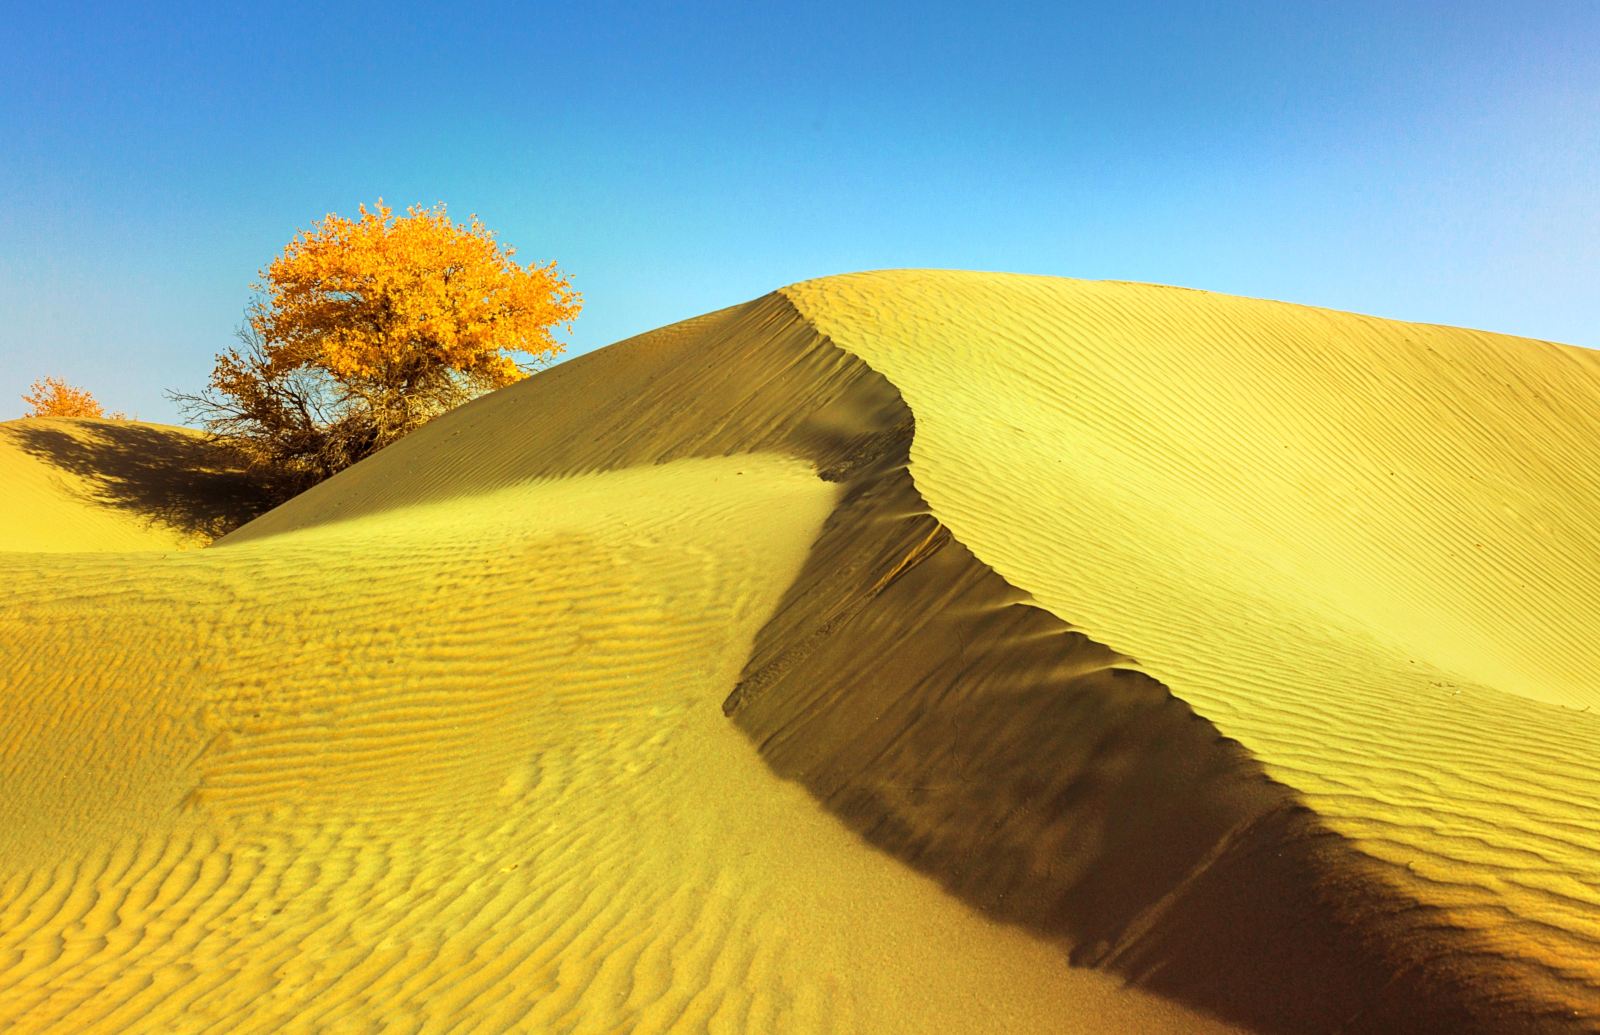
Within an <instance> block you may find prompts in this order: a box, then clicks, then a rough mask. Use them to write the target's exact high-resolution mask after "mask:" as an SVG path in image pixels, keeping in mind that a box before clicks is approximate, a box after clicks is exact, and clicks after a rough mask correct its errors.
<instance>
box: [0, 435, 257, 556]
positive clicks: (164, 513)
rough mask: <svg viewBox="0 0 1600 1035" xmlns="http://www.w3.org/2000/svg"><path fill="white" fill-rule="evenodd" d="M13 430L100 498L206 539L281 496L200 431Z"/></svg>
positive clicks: (29, 448)
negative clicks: (80, 480)
mask: <svg viewBox="0 0 1600 1035" xmlns="http://www.w3.org/2000/svg"><path fill="white" fill-rule="evenodd" d="M10 430H11V433H12V436H13V437H14V439H15V440H16V441H17V443H18V444H19V445H20V446H21V448H22V449H23V450H24V451H25V452H27V453H28V454H30V455H32V456H33V457H35V458H37V459H39V460H40V461H42V462H44V463H46V464H48V465H50V466H51V467H54V468H56V469H57V470H60V471H63V472H66V473H68V474H72V475H76V476H77V477H78V478H80V479H82V480H83V482H84V488H83V490H82V491H83V492H84V494H85V495H86V496H88V497H89V498H90V499H93V500H94V501H95V502H96V503H99V504H102V505H104V506H107V507H111V508H114V509H116V510H119V511H123V512H125V513H128V514H131V515H133V516H136V517H139V518H142V519H143V520H144V521H146V522H147V523H150V524H162V525H167V526H169V527H171V528H174V529H176V530H178V531H180V532H183V533H185V534H188V535H193V536H196V537H199V538H204V539H206V540H211V539H215V538H217V537H218V536H221V535H225V534H227V533H228V532H230V531H232V530H233V529H235V528H238V527H239V526H240V525H242V524H244V523H245V522H247V521H249V520H250V519H251V518H254V517H256V516H257V515H259V514H262V513H264V512H265V511H267V510H269V509H270V508H271V507H272V506H273V505H274V504H275V503H276V502H277V501H278V500H279V499H280V498H281V497H280V494H279V493H278V492H277V491H276V487H275V486H274V485H273V484H271V482H270V480H269V479H267V478H266V477H264V476H262V475H259V474H255V473H252V472H250V471H247V470H245V469H244V468H243V466H242V465H241V464H240V462H239V460H238V458H237V457H235V456H234V455H233V454H232V453H230V452H229V451H228V450H227V449H226V448H225V447H223V446H221V445H218V444H216V443H214V442H212V441H210V440H208V439H206V438H204V437H202V436H199V435H190V434H184V433H182V432H179V431H176V430H167V429H162V428H158V427H152V426H150V425H147V424H136V423H132V422H92V423H91V422H87V421H84V422H74V423H73V424H71V425H65V424H61V423H56V422H53V421H44V420H24V421H18V422H16V423H14V424H13V425H12V426H11V429H10Z"/></svg>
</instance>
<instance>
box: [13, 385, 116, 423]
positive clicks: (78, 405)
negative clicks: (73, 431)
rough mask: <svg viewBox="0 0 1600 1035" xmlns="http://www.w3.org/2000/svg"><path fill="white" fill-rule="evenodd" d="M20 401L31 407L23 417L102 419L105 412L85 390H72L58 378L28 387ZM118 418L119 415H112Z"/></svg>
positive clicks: (70, 386) (71, 387)
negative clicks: (26, 392)
mask: <svg viewBox="0 0 1600 1035" xmlns="http://www.w3.org/2000/svg"><path fill="white" fill-rule="evenodd" d="M22 401H23V402H25V403H27V404H28V405H29V406H30V407H32V408H31V409H30V410H29V411H28V412H27V413H25V414H23V416H25V417H104V416H105V415H106V412H105V410H104V409H102V408H101V406H100V404H99V402H97V401H96V400H95V397H94V396H92V395H90V394H89V392H88V391H87V390H86V389H83V388H74V387H73V386H72V385H69V384H67V382H66V381H65V380H63V379H62V378H59V377H46V378H42V379H40V380H38V381H35V382H34V383H33V384H31V385H29V386H28V394H27V395H24V396H23V397H22ZM112 416H113V417H119V416H120V414H112Z"/></svg>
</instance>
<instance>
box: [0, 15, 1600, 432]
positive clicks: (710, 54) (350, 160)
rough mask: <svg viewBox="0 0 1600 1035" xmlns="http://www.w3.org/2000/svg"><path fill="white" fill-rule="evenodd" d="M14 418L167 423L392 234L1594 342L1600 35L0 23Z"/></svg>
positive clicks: (1128, 27)
mask: <svg viewBox="0 0 1600 1035" xmlns="http://www.w3.org/2000/svg"><path fill="white" fill-rule="evenodd" d="M0 17H3V19H4V20H3V23H0V24H4V25H5V27H6V28H5V31H4V32H3V33H0V199H3V201H0V418H6V417H12V416H17V415H20V414H21V412H22V409H23V405H22V403H21V400H20V399H19V398H18V396H19V395H20V394H21V392H22V391H24V390H25V389H26V387H27V385H28V383H29V382H31V381H32V380H33V379H34V378H36V377H38V376H41V375H43V374H47V373H53V374H60V375H64V376H66V377H67V378H68V380H70V381H72V382H74V383H77V384H81V385H83V386H84V387H87V388H89V389H91V390H92V391H94V392H95V394H96V395H97V396H98V397H99V398H100V399H101V400H102V402H104V403H106V404H107V405H108V406H109V407H112V408H119V409H124V410H128V411H130V412H132V413H134V414H137V415H138V416H141V417H143V418H145V419H153V420H175V419H176V416H177V414H176V410H175V409H174V408H173V406H172V404H170V403H169V402H167V401H166V400H165V399H164V398H163V397H162V390H163V389H165V388H183V389H196V388H198V387H200V386H201V385H202V384H203V383H204V381H205V379H206V376H207V374H208V373H209V371H210V366H211V357H212V355H213V354H214V353H215V352H216V351H217V350H218V349H220V348H223V347H225V346H227V345H229V344H231V343H232V338H231V333H232V329H233V328H234V327H235V326H236V325H237V324H238V322H239V320H240V317H241V314H242V311H243V307H244V304H245V302H246V301H247V299H248V296H249V284H250V282H251V281H252V280H253V279H254V278H255V273H256V271H257V270H258V269H259V268H260V267H261V266H263V265H264V264H265V263H266V262H267V261H269V260H270V259H271V258H272V256H273V255H274V254H276V253H277V252H278V251H279V250H280V249H281V247H282V246H283V244H284V243H285V242H286V241H287V240H288V239H289V238H290V237H291V236H292V235H293V234H294V232H295V231H296V230H298V229H300V228H302V227H306V226H309V225H311V224H312V223H314V222H316V221H317V220H318V219H320V218H321V216H322V215H323V214H324V213H327V212H340V213H346V214H349V213H354V211H355V209H356V205H357V204H358V203H359V202H361V201H364V200H365V201H371V200H374V199H376V198H378V197H379V196H382V197H383V198H384V199H385V200H387V201H388V202H389V203H391V204H393V205H395V206H396V207H397V208H398V207H403V206H405V205H407V204H412V203H422V204H431V203H433V202H436V201H444V202H446V203H447V204H448V205H449V206H450V210H451V212H452V214H454V215H457V216H459V217H462V218H464V217H466V216H467V215H468V214H469V213H474V212H476V213H477V214H479V215H480V216H482V218H483V219H484V221H485V222H486V223H487V224H488V225H489V226H490V227H492V228H494V229H495V230H496V231H498V233H499V235H500V237H501V239H502V240H504V241H505V242H506V243H509V244H512V245H515V246H517V248H518V249H519V257H520V258H522V259H555V260H557V261H558V262H559V263H560V264H561V266H562V268H563V269H564V270H565V271H567V272H568V273H569V274H570V275H571V277H572V279H573V282H574V285H575V286H576V287H577V288H578V289H579V290H581V291H582V292H583V294H584V296H585V303H586V304H585V311H584V314H583V316H582V317H580V319H579V321H578V323H577V326H576V328H575V330H574V333H573V335H572V338H571V344H572V351H573V352H581V351H584V350H587V349H591V348H595V347H598V346H601V345H605V344H608V343H609V342H612V341H615V340H617V339H620V338H623V337H626V336H628V335H630V334H634V333H637V332H639V331H643V330H648V329H649V328H651V327H655V326H659V325H661V324H664V323H668V322H671V321H673V320H677V319H680V318H683V317H687V316H692V315H694V314H696V313H700V312H704V311H706V310H710V309H715V308H720V307H722V306H725V305H730V304H733V303H735V302H740V301H744V300H746V299H749V298H752V297H755V296H757V295H760V294H763V293H765V292H767V291H769V290H771V289H773V288H776V287H779V286H781V285H783V284H786V283H790V282H793V281H796V280H802V279H805V278H808V277H813V276H820V275H824V274H829V273H839V272H845V271H849V270H859V269H880V268H888V267H904V266H937V267H957V268H968V269H990V270H1012V271H1020V272H1029V273H1048V274H1058V275H1063V276H1074V277H1089V278H1111V279H1120V280H1142V281H1154V282H1159V283H1170V284H1180V285H1184V286H1188V287H1199V288H1207V289H1211V290H1216V291H1226V292H1231V293H1235V294H1242V295H1253V296H1260V297H1269V298H1281V299H1287V300H1289V301H1295V302H1304V303H1308V304H1314V305H1324V306H1331V307H1335V308H1341V309H1353V310H1357V311H1361V312H1369V313H1376V314H1379V315H1383V316H1393V317H1398V318H1403V319H1413V320H1424V321H1431V322H1439V323H1453V324H1462V325H1466V326H1474V327H1482V328H1486V329H1490V330H1498V331H1506V332H1510V333H1516V334H1524V335H1528V336H1532V337H1540V338H1550V339H1554V340H1557V341H1566V342H1570V343H1573V344H1580V345H1589V346H1600V305H1597V303H1600V60H1597V59H1596V57H1595V55H1596V54H1597V53H1600V3H1594V2H1589V0H1571V2H1566V3H1541V2H1538V0H1522V2H1518V3H1514V4H1512V3H1501V2H1497V3H1473V2H1459V3H1447V2H1439V3H1403V2H1395V3H1356V2H1352V3H1338V4H1335V3H1282V2H1281V0H1279V2H1263V3H1205V4H1199V3H1195V4H1157V3H1144V4H1140V3H1125V4H1115V5H1112V4H1094V5H1088V4H1085V5H1074V4H1056V5H1038V6H1037V7H1035V6H1026V7H1022V6H1018V7H1009V8H1007V7H1003V6H1000V5H990V4H983V5H980V4H965V5H941V4H931V3H918V4H910V3H884V4H877V5H866V9H865V10H863V9H859V7H858V5H856V4H831V3H814V4H784V5H761V4H727V5H717V4H615V5H613V4H604V3H589V4H571V5H560V6H555V5H542V4H503V5H482V4H472V3H457V4H454V5H448V6H443V5H441V6H440V7H436V8H423V7H416V8H414V9H413V8H408V7H406V6H405V5H402V4H386V5H359V4H337V3H323V4H314V5H295V4H278V5H273V6H271V7H266V6H262V5H239V7H238V8H237V13H230V12H227V11H222V12H219V11H218V10H217V8H216V7H215V6H214V5H199V4H196V5H191V6H160V5H134V4H126V3H117V4H107V5H73V4H38V3H32V2H30V3H18V2H16V0H0Z"/></svg>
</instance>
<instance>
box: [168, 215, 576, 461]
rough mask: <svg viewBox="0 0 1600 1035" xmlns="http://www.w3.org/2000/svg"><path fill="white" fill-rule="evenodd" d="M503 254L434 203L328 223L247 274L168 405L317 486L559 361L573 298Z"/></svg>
mask: <svg viewBox="0 0 1600 1035" xmlns="http://www.w3.org/2000/svg"><path fill="white" fill-rule="evenodd" d="M515 254H516V253H515V249H512V248H509V247H506V246H504V245H502V244H500V243H499V242H498V241H497V240H496V239H495V235H494V233H493V232H492V231H490V230H489V229H487V228H486V227H485V226H484V225H483V223H482V222H481V221H479V219H478V218H477V217H476V216H473V217H471V218H470V219H469V220H468V222H467V223H465V224H459V223H456V222H453V221H452V220H451V219H450V218H449V216H448V214H447V212H446V209H445V206H444V205H443V204H439V205H436V206H434V207H432V208H423V207H420V206H413V207H412V208H410V209H408V210H407V212H406V214H405V215H403V216H396V215H395V214H394V212H393V210H392V209H390V208H389V207H388V206H387V205H385V204H383V202H382V201H379V202H378V203H377V204H376V205H375V206H374V207H372V208H371V209H369V208H368V207H367V206H366V205H362V206H361V207H360V215H359V216H358V217H357V218H355V219H346V218H344V217H341V216H338V215H332V214H330V215H328V216H327V217H326V218H324V219H323V221H322V223H321V224H320V225H318V226H316V227H313V228H312V229H310V230H305V231H302V232H301V233H300V234H298V235H297V236H296V237H295V238H294V239H293V240H291V241H290V242H289V243H288V245H287V246H285V248H284V250H283V253H282V254H281V255H279V256H278V257H277V258H275V259H274V260H273V261H272V262H271V263H270V264H269V265H268V266H267V267H266V268H265V269H263V270H262V271H261V280H260V281H259V282H258V283H256V284H254V285H252V287H253V288H254V290H255V291H256V292H257V295H256V298H255V300H254V301H253V302H252V303H251V305H250V307H249V309H248V311H247V319H246V322H245V325H244V326H243V327H242V328H241V330H240V339H241V343H240V345H239V346H237V347H234V348H231V349H229V350H227V351H225V352H223V353H221V354H219V355H218V356H217V359H216V365H215V367H214V369H213V371H212V375H211V381H210V385H209V387H208V388H207V389H206V390H205V391H204V392H202V393H200V394H199V395H184V394H181V393H179V394H177V396H176V397H177V398H178V399H180V400H181V401H184V402H185V403H187V404H189V407H190V410H191V413H192V414H193V415H196V416H198V417H200V418H201V420H202V421H203V422H204V423H205V424H206V425H207V426H208V427H209V428H210V429H211V430H212V431H213V432H215V433H217V434H218V435H220V436H222V437H223V438H225V439H228V440H230V441H232V442H233V443H234V444H235V445H236V446H238V447H239V448H240V449H241V450H242V451H244V452H245V453H246V454H247V455H248V456H250V457H251V458H252V459H255V460H257V461H260V462H262V463H265V464H268V465H271V466H275V467H278V468H280V469H282V471H283V472H284V473H295V474H299V475H302V476H303V480H316V479H320V478H324V477H327V476H328V475H330V474H333V473H334V472H336V471H337V470H339V469H341V468H342V467H345V466H347V465H349V464H351V463H354V462H355V461H357V460H359V459H361V458H362V457H364V456H366V455H368V454H370V453H372V452H374V451H376V450H378V449H381V448H383V447H384V446H386V445H388V444H389V443H391V442H393V441H395V440H396V439H398V438H400V437H401V436H403V435H405V434H406V433H408V432H410V431H412V430H414V429H415V428H417V427H418V426H420V425H421V424H423V423H425V422H427V421H428V420H431V419H432V418H433V417H435V416H437V415H439V414H440V413H443V412H444V411H445V410H448V409H450V408H451V407H453V406H456V405H459V404H460V403H462V402H465V401H467V400H468V399H471V398H473V397H474V396H476V395H480V394H482V393H483V392H487V391H491V390H493V389H495V388H500V387H503V386H505V385H508V384H510V383H512V382H513V381H516V380H518V379H520V378H523V377H526V376H527V375H528V374H529V373H531V372H532V371H533V370H535V369H537V368H538V367H539V366H541V365H543V364H545V363H547V362H548V361H549V360H550V359H552V358H554V357H555V356H556V355H558V354H560V352H561V351H562V349H563V346H562V344H561V343H560V342H559V341H558V340H557V339H556V337H555V331H556V329H557V328H570V327H571V324H572V321H573V320H574V319H575V318H576V317H577V315H578V312H579V310H580V308H581V307H582V298H581V296H580V295H579V294H578V293H577V292H575V291H573V290H572V287H571V284H570V283H569V282H568V280H567V278H566V277H565V276H563V275H562V274H561V273H560V271H559V270H558V269H557V267H556V264H555V263H554V262H550V263H546V264H544V265H539V264H535V263H529V264H526V265H521V264H518V263H517V262H516V261H515V260H514V258H513V256H514V255H515ZM519 357H521V358H519Z"/></svg>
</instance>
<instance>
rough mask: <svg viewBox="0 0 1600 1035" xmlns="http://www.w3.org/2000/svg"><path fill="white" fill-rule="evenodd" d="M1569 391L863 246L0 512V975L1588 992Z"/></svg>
mask: <svg viewBox="0 0 1600 1035" xmlns="http://www.w3.org/2000/svg"><path fill="white" fill-rule="evenodd" d="M1597 421H1600V364H1597V363H1596V362H1595V357H1594V356H1592V355H1591V354H1589V353H1585V352H1581V351H1579V350H1575V349H1569V348H1566V347H1562V346H1555V345H1549V344H1545V343H1538V342H1528V341H1524V340H1520V339H1513V338H1507V337H1503V336H1497V335H1488V334H1481V333H1478V332H1471V331H1462V330H1456V329H1450V328H1436V327H1419V326H1416V325H1410V324H1401V323H1396V322H1391V321H1382V320H1375V319H1370V318H1365V317H1358V316H1353V315H1349V314H1341V313H1331V312H1325V311H1320V310H1312V309H1305V308H1301V307H1295V306H1288V305H1281V304H1277V303H1269V302H1257V301H1249V300H1243V299H1234V298H1226V297H1222V296H1214V295H1206V294H1203V293H1199V292H1187V291H1180V290H1176V289H1168V288H1158V287H1148V286H1139V285H1118V284H1092V283H1081V282H1073V281H1064V280H1057V279H1051V278H1035V277H1014V276H1000V275H984V274H964V273H927V272H897V273H883V274H862V275H855V276H846V277H836V278H828V279H825V280H821V281H812V282H808V283H805V284H801V285H796V286H794V287H791V288H788V289H785V290H784V291H782V292H779V293H775V294H773V295H769V296H767V297H765V298H762V299H758V300H756V301H754V302H751V303H748V304H746V305H742V306H737V307H734V308H731V309H728V310H723V311H721V312H718V313H713V314H709V315H707V316H704V317H700V318H697V319H694V320H690V321H686V322H684V323H681V324H677V325H674V326H672V327H668V328H663V329H662V330H659V331H655V332H652V333H650V334H646V335H643V336H641V337H639V338H635V339H632V340H630V341H627V342H623V343H620V344H618V345H615V346H613V347H611V348H608V349H604V350H601V351H600V352H598V353H594V354H591V355H588V356H584V357H581V358H579V359H577V360H574V361H572V362H569V363H566V364H563V365H561V366H559V367H557V368H555V369H554V370H551V371H549V372H547V373H545V374H541V375H540V376H538V377H536V378H534V379H532V380H530V381H528V382H525V383H523V384H520V385H517V386H514V387H512V388H510V389H506V390H503V391H501V392H497V393H495V394H493V395H491V396H489V397H487V398H485V399H482V400H480V401H478V402H476V403H473V404H471V405H469V406H466V407H463V408H461V409H460V410H457V411H455V412H453V413H451V414H448V415H446V416H445V417H443V418H441V419H439V420H437V421H435V422H434V423H433V424H431V425H429V426H428V427H427V428H425V429H423V430H422V431H420V432H418V433H416V434H414V435H412V436H410V437H409V438H407V439H405V440H403V441H401V442H400V443H398V444H397V445H395V446H393V447H391V448H389V449H387V450H385V451H384V452H383V453H381V454H379V455H378V456H376V457H374V458H372V459H371V460H369V461H367V462H365V463H363V464H360V465H358V466H357V467H355V468H353V469H351V470H349V471H347V472H345V473H344V474H342V475H340V476H339V477H337V478H334V479H331V480H330V481H328V482H326V483H324V484H323V485H321V486H318V487H317V488H315V489H313V490H311V491H310V492H308V493H306V494H304V495H303V496H301V497H299V498H297V499H295V500H293V501H291V502H290V503H289V504H287V505H285V506H283V507H280V508H279V509H277V510H275V511H273V512H271V513H269V514H267V515H264V516H263V517H261V518H259V519H257V520H256V521H254V522H252V523H251V524H249V525H247V526H245V527H244V528H242V529H240V530H239V531H237V532H235V533H233V534H232V535H230V536H227V537H225V538H224V539H222V540H220V541H219V542H218V543H217V544H216V545H215V546H214V547H213V548H211V549H209V550H206V551H201V552H191V553H186V554H182V555H175V554H141V555H107V556H98V557H90V556H74V557H70V558H62V557H60V556H43V555H27V554H22V553H13V554H8V555H6V554H0V567H4V568H5V569H6V570H5V571H3V572H0V580H3V581H0V585H4V586H5V587H7V588H6V589H5V590H4V591H3V592H5V593H6V594H7V607H6V608H5V609H4V610H3V611H0V688H3V693H4V695H5V700H4V702H3V703H4V706H5V708H6V709H7V714H8V715H13V716H15V718H14V719H13V720H12V721H11V722H9V723H8V724H7V726H6V727H5V730H6V733H5V740H4V742H3V743H0V784H3V785H5V786H7V787H8V789H12V790H11V791H10V793H9V794H8V796H7V797H6V798H5V800H4V801H3V802H0V808H4V809H6V810H7V814H6V815H5V817H4V822H3V823H0V831H4V833H3V834H0V839H3V840H0V867H3V870H0V880H3V881H4V883H3V885H0V886H3V888H4V896H3V898H0V1017H3V1018H4V1020H5V1021H6V1022H8V1023H11V1024H12V1025H14V1026H16V1027H18V1028H20V1029H22V1030H29V1029H32V1030H46V1029H50V1028H51V1027H53V1026H54V1027H59V1028H70V1029H72V1030H85V1029H88V1030H93V1029H100V1030H128V1029H130V1028H131V1029H141V1028H142V1029H145V1030H171V1029H173V1028H177V1029H181V1030H218V1031H224V1030H226V1031H234V1030H260V1031H270V1030H281V1029H285V1028H287V1029H298V1030H330V1029H331V1030H345V1029H367V1028H374V1029H384V1030H454V1029H456V1028H461V1029H465V1030H529V1031H545V1030H583V1031H610V1030H667V1029H678V1030H702V1029H710V1030H727V1031H748V1030H779V1031H799V1032H811V1031H848V1030H860V1031H875V1032H877V1031H947V1030H958V1031H959V1030H970V1031H984V1032H987V1031H998V1030H1041V1031H1105V1032H1126V1031H1162V1030H1169V1031H1200V1030H1206V1029H1207V1028H1208V1027H1213V1026H1221V1025H1225V1024H1226V1025H1236V1026H1239V1027H1242V1028H1244V1029H1247V1030H1254V1031H1263V1032H1284V1033H1287V1032H1302V1031H1345V1032H1374V1033H1377V1032H1385V1033H1387V1032H1405V1031H1440V1032H1519V1031H1585V1030H1592V1029H1594V1028H1596V1027H1597V1026H1600V950H1597V946H1600V926H1597V925H1600V820H1597V818H1596V812H1595V809H1594V806H1593V801H1594V800H1595V793H1596V790H1597V789H1600V787H1597V784H1600V775H1597V772H1596V766H1595V762H1594V759H1595V758H1596V757H1597V755H1596V749H1597V748H1600V720H1596V718H1595V717H1594V714H1593V713H1592V712H1590V711H1585V710H1583V709H1584V708H1585V706H1586V705H1588V704H1589V703H1590V702H1591V701H1593V699H1594V696H1595V694H1596V687H1595V684H1594V682H1593V679H1592V675H1591V673H1593V672H1594V671H1596V667H1595V665H1594V662H1595V660H1596V658H1595V653H1596V651H1597V650H1600V648H1597V646H1596V643H1597V640H1596V635H1595V634H1596V633H1597V632H1600V629H1596V627H1595V625H1596V621H1597V619H1596V615H1597V614H1600V611H1597V609H1596V606H1595V605H1596V604H1600V600H1597V599H1596V596H1597V594H1600V589H1597V586H1596V580H1595V579H1593V578H1592V575H1593V573H1594V572H1595V571H1596V570H1600V539H1597V536H1596V532H1595V529H1594V524H1593V522H1592V520H1591V519H1592V517H1593V516H1594V515H1596V514H1600V488H1597V486H1596V483H1595V481H1594V479H1593V478H1592V476H1591V475H1590V474H1589V469H1588V467H1586V463H1587V461H1588V458H1589V457H1591V456H1592V455H1594V453H1595V448H1596V446H1597V445H1600V424H1597ZM1123 982H1126V983H1128V985H1131V987H1123V986H1122V983H1123Z"/></svg>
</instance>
